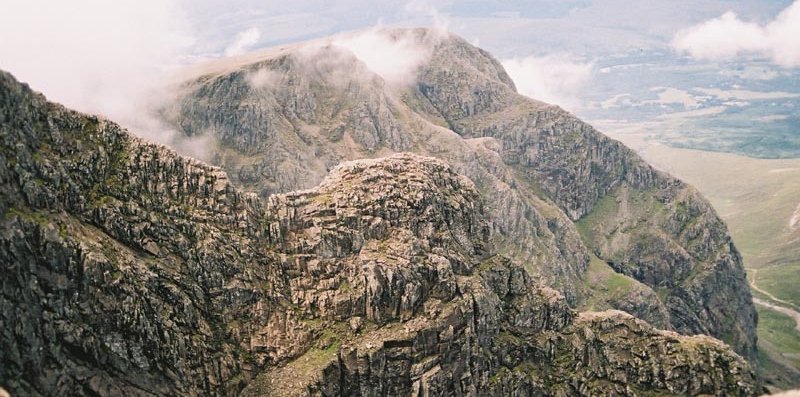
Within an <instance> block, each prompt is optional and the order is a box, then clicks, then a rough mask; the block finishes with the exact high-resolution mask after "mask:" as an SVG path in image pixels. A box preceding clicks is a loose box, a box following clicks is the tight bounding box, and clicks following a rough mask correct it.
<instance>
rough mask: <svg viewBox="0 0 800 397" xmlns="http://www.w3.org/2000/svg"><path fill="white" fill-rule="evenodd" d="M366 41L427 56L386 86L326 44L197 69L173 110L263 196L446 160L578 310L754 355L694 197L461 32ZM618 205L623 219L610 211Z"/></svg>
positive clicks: (531, 264)
mask: <svg viewBox="0 0 800 397" xmlns="http://www.w3.org/2000/svg"><path fill="white" fill-rule="evenodd" d="M370 34H377V35H383V37H384V38H385V39H386V40H387V43H388V44H386V45H391V42H392V40H402V42H403V43H404V45H407V43H408V42H409V41H415V42H416V43H417V44H418V46H419V47H420V48H421V49H422V50H423V52H425V53H427V54H429V57H428V58H427V59H426V61H425V62H424V63H422V64H421V65H420V66H419V69H418V70H416V75H415V79H414V83H413V84H411V85H410V86H409V85H405V86H398V85H397V84H392V83H391V82H387V81H385V80H384V79H383V78H382V77H381V76H380V75H379V74H376V73H374V72H373V71H371V70H370V69H369V68H368V66H369V65H365V64H364V63H362V62H361V61H360V60H359V59H358V58H356V57H355V56H354V55H353V54H352V53H351V52H349V51H348V50H346V49H345V48H343V47H341V46H339V45H338V44H337V43H338V42H337V41H336V40H335V39H334V40H330V41H324V40H323V41H321V42H314V43H310V44H306V45H297V46H286V47H282V48H280V49H276V50H267V51H265V52H263V53H262V54H252V55H249V56H247V57H244V58H241V59H235V60H232V61H231V60H225V61H223V62H219V63H217V64H211V65H209V66H207V67H205V68H201V69H200V71H199V72H195V73H197V74H195V75H194V76H192V77H187V81H186V82H184V83H182V85H181V86H180V88H179V90H180V92H182V94H181V95H179V96H178V99H177V100H176V101H175V103H174V104H173V105H171V106H168V107H167V108H166V109H164V111H163V115H164V117H165V119H166V120H168V121H170V122H171V123H172V124H173V125H175V126H176V127H177V128H178V129H179V130H181V131H182V132H183V133H185V134H187V135H191V136H195V135H199V134H206V135H209V136H212V137H214V138H216V139H217V141H218V145H217V148H216V149H215V150H214V151H213V153H212V162H213V163H215V164H217V165H219V166H221V167H222V168H223V169H225V170H226V171H228V173H229V174H230V175H232V181H233V183H234V184H235V185H237V186H239V187H241V188H242V189H244V190H246V191H251V192H256V193H259V194H261V195H262V196H266V195H269V194H272V193H276V192H286V191H290V190H295V189H307V188H310V187H312V186H314V185H316V184H317V183H319V182H320V181H321V180H322V179H323V178H324V176H325V175H326V173H327V170H329V169H330V168H331V167H333V166H334V165H335V164H338V163H340V162H341V161H345V160H353V159H359V158H365V157H367V158H377V157H382V156H385V155H387V154H389V153H393V152H399V151H413V152H414V153H418V154H421V155H426V156H432V157H436V158H440V159H443V160H445V161H446V162H448V163H449V164H451V165H452V166H453V167H455V168H456V169H457V170H458V171H459V172H460V173H462V174H464V175H466V176H467V177H469V178H470V179H471V180H472V181H473V182H474V183H475V185H476V187H477V189H478V191H479V192H480V193H481V195H482V196H483V197H484V199H485V202H486V203H487V204H486V205H487V212H488V214H489V220H490V227H491V229H492V231H493V232H492V239H493V243H494V244H495V246H497V247H498V250H500V251H501V252H502V253H504V254H505V255H507V256H509V257H511V258H513V259H514V260H515V261H516V262H518V263H522V264H524V266H525V267H526V269H527V270H528V271H529V272H530V273H531V274H532V275H534V276H535V277H537V279H539V280H541V281H542V282H544V283H546V284H547V285H550V286H552V287H553V288H556V289H558V290H559V291H561V292H562V293H563V294H564V295H565V296H566V298H567V300H568V302H570V304H572V305H573V306H576V307H587V306H588V304H587V302H588V301H591V302H590V303H591V305H592V306H602V307H598V308H615V309H621V310H626V311H628V312H630V313H632V314H634V315H636V316H638V317H640V318H643V319H645V320H648V321H650V322H652V323H653V324H656V325H658V326H661V327H665V328H669V329H673V330H676V331H678V332H681V333H684V334H695V333H707V334H710V335H713V336H716V337H719V338H721V339H723V340H724V341H726V342H727V343H730V344H731V345H732V346H733V347H734V348H735V349H736V350H737V351H738V352H740V353H741V354H743V355H744V356H746V357H748V359H751V360H753V359H754V358H755V339H756V336H755V325H756V321H757V319H756V313H755V310H754V307H753V304H752V298H751V296H750V293H749V289H748V286H747V283H746V280H745V277H744V271H743V267H742V262H741V258H740V257H739V254H738V253H737V251H736V249H735V247H734V245H733V243H732V241H731V238H730V236H729V235H728V232H727V229H726V227H725V225H724V224H723V223H722V222H720V221H719V218H718V217H717V216H716V214H715V213H714V212H713V210H712V209H711V207H710V206H709V205H708V204H707V202H706V201H705V200H704V199H703V198H702V197H700V196H699V195H698V194H697V193H696V192H695V191H694V190H693V189H692V188H691V187H689V186H687V185H685V184H683V183H682V182H680V181H678V180H676V179H674V178H672V177H670V176H668V175H666V174H664V173H661V172H658V171H656V170H654V169H653V168H651V167H650V166H648V165H647V164H646V163H645V162H644V161H642V160H641V159H640V158H639V157H638V156H637V155H636V154H635V153H633V152H632V151H631V150H629V149H627V148H625V147H624V146H623V145H622V144H620V143H619V142H616V141H613V140H610V139H608V138H607V137H605V136H604V135H602V134H601V133H599V132H598V131H596V130H594V129H593V128H592V127H591V126H589V125H588V124H586V123H583V122H582V121H580V120H578V119H577V118H575V117H574V116H572V115H570V114H569V113H567V112H565V111H563V110H561V109H559V108H558V107H555V106H551V105H547V104H544V103H541V102H537V101H535V100H531V99H529V98H525V97H523V96H521V95H518V94H517V93H516V90H515V87H514V84H513V82H512V81H511V79H510V78H509V77H508V75H507V74H506V73H505V71H504V70H503V68H502V66H501V65H500V64H499V63H498V62H497V61H496V60H495V59H494V58H492V57H491V55H489V54H488V53H486V52H485V51H483V50H481V49H479V48H476V47H474V46H472V45H470V44H468V43H467V42H465V41H464V40H462V39H460V38H457V37H454V36H451V35H448V34H446V33H442V32H436V31H431V30H425V29H411V30H403V29H399V30H386V31H379V32H371V33H370ZM621 192H625V193H624V195H621V194H622V193H621ZM614 200H618V201H619V202H620V204H619V207H620V208H622V210H620V211H617V212H616V213H614V212H611V211H607V210H606V209H607V208H608V207H609V205H607V203H608V202H609V201H614ZM632 214H633V215H632ZM634 215H635V217H634ZM617 217H621V219H624V220H620V219H617ZM576 221H577V222H578V224H579V227H578V228H577V229H576V228H575V225H574V224H573V222H576ZM578 232H581V233H580V234H579V233H578ZM594 257H598V258H599V259H600V260H601V261H602V262H605V263H606V264H607V265H604V266H606V267H608V268H610V269H613V271H615V272H616V273H618V274H619V275H621V276H624V277H626V278H628V279H629V280H628V281H626V286H627V289H626V290H625V291H623V292H619V293H613V294H611V293H609V294H608V295H607V296H604V297H602V299H594V298H592V297H595V298H596V295H598V294H602V293H603V291H604V288H602V287H600V288H598V286H596V285H592V284H591V283H589V282H588V280H596V279H598V277H595V275H594V274H592V268H591V267H590V266H589V262H590V260H592V258H594ZM594 269H599V267H595V268H594Z"/></svg>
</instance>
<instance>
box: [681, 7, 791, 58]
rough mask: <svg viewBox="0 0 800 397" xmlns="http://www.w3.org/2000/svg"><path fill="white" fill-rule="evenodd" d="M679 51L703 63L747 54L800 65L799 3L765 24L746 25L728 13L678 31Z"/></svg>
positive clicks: (748, 23) (752, 23)
mask: <svg viewBox="0 0 800 397" xmlns="http://www.w3.org/2000/svg"><path fill="white" fill-rule="evenodd" d="M671 45H672V47H673V48H674V49H675V50H677V51H678V52H683V53H687V54H689V55H690V56H692V57H694V58H697V59H702V60H722V59H733V58H736V57H740V56H743V55H747V54H752V55H757V56H762V57H767V58H770V59H771V60H772V61H773V62H775V63H776V64H778V65H780V66H783V67H798V66H800V0H797V1H795V2H794V3H792V4H791V5H790V6H789V7H787V8H786V9H784V10H783V11H781V12H780V14H778V16H777V17H775V19H773V20H772V21H770V22H769V23H767V24H765V25H759V24H757V23H754V22H746V21H743V20H741V19H739V17H738V16H737V15H736V14H735V13H733V12H731V11H729V12H726V13H724V14H722V15H721V16H720V17H717V18H714V19H711V20H709V21H706V22H703V23H701V24H699V25H695V26H692V27H689V28H687V29H684V30H681V31H680V32H678V33H677V34H676V35H675V37H674V38H673V40H672V43H671Z"/></svg>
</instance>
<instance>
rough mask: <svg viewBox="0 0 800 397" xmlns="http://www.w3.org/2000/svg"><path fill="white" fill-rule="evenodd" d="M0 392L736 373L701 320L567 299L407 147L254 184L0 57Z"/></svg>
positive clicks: (458, 387) (504, 387)
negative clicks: (669, 322) (95, 112)
mask: <svg viewBox="0 0 800 397" xmlns="http://www.w3.org/2000/svg"><path fill="white" fill-rule="evenodd" d="M0 154H2V156H0V190H1V191H2V195H0V213H1V214H2V225H3V228H2V233H0V270H1V271H2V274H3V275H4V277H3V278H2V280H0V287H2V288H1V289H0V320H1V321H2V324H4V326H3V327H2V328H0V385H2V387H3V388H5V389H8V390H9V391H11V392H12V393H13V394H14V395H34V396H36V395H92V396H111V395H140V396H151V395H238V394H240V393H243V394H246V395H345V394H347V395H409V394H422V395H453V394H475V395H502V394H511V393H512V391H513V393H524V394H542V395H575V394H578V395H581V394H582V395H597V394H627V395H648V394H654V393H655V394H670V393H672V394H684V393H707V394H726V395H753V394H755V392H756V390H757V389H756V387H757V386H756V380H755V378H754V375H753V371H752V369H751V368H750V366H749V364H748V363H747V362H746V361H745V360H744V359H742V358H741V357H740V356H738V355H737V354H735V353H734V352H733V351H732V350H731V349H730V348H729V347H728V346H726V345H724V344H723V343H721V342H719V341H716V340H714V339H712V338H709V337H685V336H680V335H677V334H674V333H665V332H663V331H657V330H654V329H653V328H651V327H650V326H649V325H647V324H646V323H644V322H642V321H640V320H636V319H633V318H631V317H629V316H626V315H621V314H613V313H612V314H585V313H584V314H580V315H578V314H577V313H576V312H575V311H574V310H572V309H570V308H569V306H568V305H567V301H566V300H565V299H564V297H563V296H562V295H561V294H560V293H559V292H557V291H555V290H552V289H550V288H548V287H546V286H544V285H541V284H540V283H539V282H537V281H536V280H535V279H534V278H532V276H531V275H530V272H529V271H528V270H526V269H525V268H524V267H523V266H520V265H519V264H517V263H516V262H515V261H513V260H512V259H510V258H508V257H506V256H504V255H500V254H499V253H498V252H496V249H495V247H494V245H493V240H494V239H493V238H492V228H491V227H490V225H489V223H488V222H487V213H486V212H487V209H486V204H485V203H484V201H483V200H482V198H481V195H480V193H479V191H478V189H477V188H476V186H475V184H474V183H473V182H472V181H470V180H469V179H467V178H466V177H463V176H460V175H459V174H458V173H457V172H456V169H454V168H452V167H450V166H448V165H446V164H445V163H444V162H442V161H440V160H436V159H432V158H424V157H419V156H416V155H412V154H398V155H393V156H390V157H388V158H384V159H380V160H364V161H357V162H352V163H345V164H343V165H341V166H339V167H337V168H335V169H334V170H333V171H332V172H331V173H330V175H329V176H328V177H327V178H326V179H325V180H324V181H323V182H322V183H321V185H320V186H319V187H317V188H314V189H310V190H306V191H301V192H293V193H286V194H280V195H274V196H271V197H269V198H268V199H262V198H259V197H257V196H256V195H252V194H247V193H241V192H240V191H239V190H237V189H236V188H234V187H233V186H232V185H231V184H230V183H228V181H227V178H226V175H225V174H224V173H223V172H221V171H220V170H219V169H217V168H214V167H211V166H208V165H205V164H203V163H200V162H197V161H195V160H190V159H186V158H182V157H180V156H178V155H177V154H175V153H174V152H172V151H170V150H168V149H166V148H164V147H160V146H156V145H151V144H147V143H144V142H142V141H140V140H138V139H135V138H133V137H131V136H130V135H128V134H127V133H126V132H125V131H124V130H121V129H120V128H119V127H118V126H116V125H115V124H113V123H111V122H108V121H104V120H99V119H97V118H95V117H90V116H85V115H81V114H78V113H75V112H71V111H69V110H66V109H64V108H62V107H61V106H58V105H55V104H51V103H48V102H46V101H45V100H44V98H43V97H41V96H40V95H38V94H35V93H33V92H32V91H30V90H29V89H28V88H27V87H26V86H24V85H21V84H19V83H17V82H16V81H14V79H13V78H12V77H11V76H10V75H8V74H6V73H0Z"/></svg>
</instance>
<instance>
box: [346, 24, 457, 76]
mask: <svg viewBox="0 0 800 397" xmlns="http://www.w3.org/2000/svg"><path fill="white" fill-rule="evenodd" d="M431 32H433V35H428V36H425V37H420V36H418V35H417V34H415V33H414V32H413V31H392V30H385V29H382V28H381V27H375V28H372V29H370V30H367V31H365V32H360V33H357V34H354V35H347V36H344V37H341V38H338V39H336V40H334V42H333V45H335V46H338V47H342V48H344V49H346V50H348V51H350V52H351V53H353V55H355V56H356V58H358V59H359V60H360V61H361V62H363V63H364V64H365V65H366V66H367V68H369V69H370V70H371V71H372V72H374V73H375V74H377V75H379V76H381V78H383V80H384V81H386V82H387V83H389V84H392V85H405V84H410V83H413V82H414V81H415V79H416V73H417V70H418V69H419V67H420V66H421V65H423V64H424V63H425V62H426V61H427V60H428V59H429V58H430V56H431V54H432V52H433V48H434V45H435V43H436V41H437V40H439V39H440V38H441V37H443V36H439V34H441V35H444V34H446V33H445V32H444V31H438V30H432V31H431Z"/></svg>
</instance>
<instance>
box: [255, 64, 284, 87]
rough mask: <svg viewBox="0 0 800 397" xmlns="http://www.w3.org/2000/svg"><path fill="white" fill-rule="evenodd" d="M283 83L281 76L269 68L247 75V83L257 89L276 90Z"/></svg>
mask: <svg viewBox="0 0 800 397" xmlns="http://www.w3.org/2000/svg"><path fill="white" fill-rule="evenodd" d="M280 81H281V75H280V74H279V73H278V72H276V71H274V70H270V69H267V68H261V69H258V70H257V71H255V72H252V73H250V74H248V75H247V83H248V84H250V87H252V88H255V89H270V88H274V87H275V86H276V85H277V84H278V83H280Z"/></svg>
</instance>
